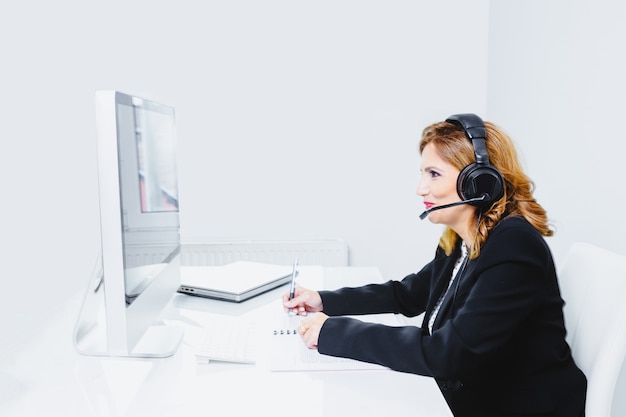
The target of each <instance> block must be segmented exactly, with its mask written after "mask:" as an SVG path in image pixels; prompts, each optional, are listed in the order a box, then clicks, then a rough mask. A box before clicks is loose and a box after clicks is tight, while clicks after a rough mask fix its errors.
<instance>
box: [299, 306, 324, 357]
mask: <svg viewBox="0 0 626 417" xmlns="http://www.w3.org/2000/svg"><path fill="white" fill-rule="evenodd" d="M327 318H328V316H327V315H326V314H323V313H316V314H314V315H312V316H310V317H309V318H306V319H304V320H302V322H301V323H300V325H299V326H298V328H297V331H298V334H300V336H301V337H302V340H303V341H304V344H305V345H306V346H307V347H308V348H310V349H315V348H317V343H318V339H319V335H320V331H321V330H322V326H323V325H324V322H325V321H326V319H327Z"/></svg>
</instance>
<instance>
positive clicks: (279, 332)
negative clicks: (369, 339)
mask: <svg viewBox="0 0 626 417" xmlns="http://www.w3.org/2000/svg"><path fill="white" fill-rule="evenodd" d="M282 316H283V317H282V322H280V320H277V323H278V324H279V325H278V326H275V327H276V328H275V329H274V330H273V331H272V336H271V337H272V350H271V352H272V357H271V365H270V369H271V370H272V371H342V370H345V371H349V370H381V369H382V370H384V369H388V368H386V367H384V366H381V365H377V364H373V363H367V362H361V361H357V360H354V359H347V358H338V357H335V356H328V355H323V354H321V353H319V352H318V351H317V349H309V348H307V347H306V345H305V344H304V342H303V341H302V338H301V337H300V335H299V334H298V332H297V328H298V324H299V323H300V321H302V319H303V318H304V317H302V316H287V317H286V318H285V315H284V314H283V315H282ZM355 318H358V319H359V320H364V321H371V322H375V323H382V324H387V325H390V326H399V325H402V323H401V322H400V321H399V320H398V318H397V317H396V315H394V314H376V315H368V316H356V317H355Z"/></svg>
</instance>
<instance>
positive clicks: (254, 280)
mask: <svg viewBox="0 0 626 417" xmlns="http://www.w3.org/2000/svg"><path fill="white" fill-rule="evenodd" d="M292 272H293V268H292V267H291V266H287V265H275V264H267V263H260V262H249V261H237V262H232V263H229V264H226V265H223V266H181V268H180V287H179V288H178V292H180V293H182V294H188V295H195V296H199V297H207V298H214V299H217V300H225V301H232V302H236V303H239V302H242V301H245V300H248V299H250V298H252V297H254V296H257V295H259V294H262V293H264V292H267V291H269V290H272V289H274V288H277V287H279V286H281V285H284V284H286V283H289V282H290V281H291V275H292Z"/></svg>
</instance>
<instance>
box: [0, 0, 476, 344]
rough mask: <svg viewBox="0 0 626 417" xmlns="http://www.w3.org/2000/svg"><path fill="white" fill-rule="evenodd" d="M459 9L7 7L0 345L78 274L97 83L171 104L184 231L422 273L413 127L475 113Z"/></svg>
mask: <svg viewBox="0 0 626 417" xmlns="http://www.w3.org/2000/svg"><path fill="white" fill-rule="evenodd" d="M467 3H469V2H465V1H464V0H455V1H442V2H430V1H425V0H423V1H413V0H404V1H393V2H389V1H371V0H370V1H366V0H350V1H347V0H335V1H330V0H320V1H316V2H294V1H287V0H283V1H278V0H265V1H254V0H246V1H224V2H218V1H208V2H196V1H191V0H182V1H176V2H165V1H153V0H142V1H121V0H115V1H109V2H105V3H98V4H95V3H94V4H92V3H89V4H87V3H85V2H80V1H71V0H61V1H58V2H54V3H50V2H46V1H41V0H40V1H37V2H34V4H33V2H27V3H20V2H13V3H12V4H11V5H10V6H5V7H4V8H3V12H2V13H1V14H0V43H1V45H0V46H1V48H0V50H1V51H2V66H1V70H0V114H1V115H2V116H1V121H2V122H1V123H0V136H1V138H2V139H1V140H2V142H1V143H2V148H3V149H2V152H0V175H1V177H2V192H3V198H2V201H1V203H0V206H1V209H0V230H1V231H2V235H1V239H0V242H2V243H1V247H0V254H1V255H0V256H1V259H2V266H1V268H2V269H1V274H2V276H1V278H0V317H1V318H2V319H1V323H2V327H1V328H2V335H3V336H1V337H0V351H1V350H2V346H3V343H11V341H13V340H15V337H17V336H16V335H19V333H20V332H24V331H26V330H25V329H28V327H29V326H30V324H31V323H32V322H34V321H36V320H39V319H40V318H42V317H43V316H44V315H45V314H46V313H47V312H49V311H50V310H51V309H53V308H55V307H56V306H61V305H63V304H64V303H66V302H67V300H68V299H69V298H70V295H73V294H75V293H78V292H82V291H83V288H84V286H85V285H86V282H87V278H88V275H89V273H90V272H91V268H92V264H93V262H94V260H95V257H96V254H97V251H98V250H99V228H98V199H97V177H96V167H95V162H96V154H95V121H94V114H93V93H94V91H95V90H96V89H118V90H121V91H125V92H129V93H133V94H138V95H141V96H144V97H146V98H151V99H155V100H158V101H162V102H165V103H167V104H171V105H173V106H175V107H176V109H177V118H178V136H179V145H180V148H179V149H180V152H179V162H180V192H181V210H182V212H181V221H182V234H183V238H185V239H189V238H200V237H206V238H215V239H218V238H231V239H240V238H251V239H301V238H317V237H320V238H325V237H342V238H344V239H345V240H346V241H347V242H348V244H349V246H350V250H351V262H352V264H354V265H378V266H380V268H381V270H382V271H383V273H384V274H385V275H386V276H388V277H390V278H391V277H394V278H395V277H399V276H402V275H403V274H405V273H408V272H411V271H412V270H414V269H417V268H418V267H419V266H420V265H421V264H423V263H424V262H425V261H426V260H428V259H429V258H430V257H431V255H432V253H433V251H434V247H435V244H436V240H437V237H438V235H439V232H440V230H439V229H438V227H437V226H432V225H430V224H428V223H424V222H420V221H419V219H418V218H417V215H418V214H419V212H420V211H421V210H422V205H421V200H420V199H419V198H417V197H416V196H415V195H414V190H415V187H416V185H417V179H418V165H419V161H418V157H417V152H416V145H417V142H418V138H419V133H420V131H421V129H422V128H423V127H424V126H425V125H426V124H428V123H431V122H433V121H437V120H441V119H443V118H445V117H446V116H448V115H449V114H451V113H455V112H461V111H463V112H464V111H475V112H478V113H483V112H484V111H485V110H486V105H487V103H486V97H487V96H486V91H487V78H486V74H487V63H486V62H487V45H488V43H487V27H488V25H487V23H488V2H487V1H486V0H482V1H474V2H471V4H467ZM461 42H462V43H467V44H469V45H472V47H471V48H466V47H465V46H463V45H460V43H461Z"/></svg>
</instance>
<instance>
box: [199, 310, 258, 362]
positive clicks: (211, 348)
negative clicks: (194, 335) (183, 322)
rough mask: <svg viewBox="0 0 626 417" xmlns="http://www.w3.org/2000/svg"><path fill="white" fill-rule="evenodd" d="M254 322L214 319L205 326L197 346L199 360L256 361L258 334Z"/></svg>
mask: <svg viewBox="0 0 626 417" xmlns="http://www.w3.org/2000/svg"><path fill="white" fill-rule="evenodd" d="M255 331H256V330H255V325H254V323H252V322H245V321H240V320H236V319H235V320H231V319H224V320H212V321H211V323H210V324H209V325H207V326H206V327H205V328H204V335H203V338H202V340H201V342H200V345H199V346H198V347H197V348H196V359H197V360H198V362H203V363H206V362H210V361H220V362H237V363H255V361H256V335H255Z"/></svg>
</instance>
